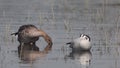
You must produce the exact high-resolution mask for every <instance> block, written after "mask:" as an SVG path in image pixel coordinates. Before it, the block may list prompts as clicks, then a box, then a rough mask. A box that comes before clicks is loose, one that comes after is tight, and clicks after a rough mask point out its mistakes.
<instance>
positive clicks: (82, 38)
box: [80, 34, 90, 41]
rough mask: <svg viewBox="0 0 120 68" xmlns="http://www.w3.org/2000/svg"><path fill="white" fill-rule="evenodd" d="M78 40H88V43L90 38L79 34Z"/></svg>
mask: <svg viewBox="0 0 120 68" xmlns="http://www.w3.org/2000/svg"><path fill="white" fill-rule="evenodd" d="M80 39H81V40H88V41H90V37H89V36H88V35H85V34H81V35H80Z"/></svg>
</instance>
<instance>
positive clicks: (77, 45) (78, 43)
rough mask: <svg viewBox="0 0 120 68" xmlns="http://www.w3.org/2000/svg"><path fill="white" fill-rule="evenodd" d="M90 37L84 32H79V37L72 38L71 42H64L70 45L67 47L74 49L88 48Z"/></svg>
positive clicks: (89, 46)
mask: <svg viewBox="0 0 120 68" xmlns="http://www.w3.org/2000/svg"><path fill="white" fill-rule="evenodd" d="M90 41H91V39H90V37H89V36H88V35H86V34H81V35H80V37H79V38H76V39H74V40H73V41H71V42H68V43H66V44H67V45H70V46H69V47H70V48H72V49H74V50H90V49H91V45H90Z"/></svg>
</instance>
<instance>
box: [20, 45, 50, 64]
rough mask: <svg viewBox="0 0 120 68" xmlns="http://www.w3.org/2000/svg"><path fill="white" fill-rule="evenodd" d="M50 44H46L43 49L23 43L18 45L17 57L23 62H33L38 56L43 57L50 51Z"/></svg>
mask: <svg viewBox="0 0 120 68" xmlns="http://www.w3.org/2000/svg"><path fill="white" fill-rule="evenodd" d="M51 49H52V45H47V46H46V47H45V48H44V50H43V51H40V50H39V47H37V46H36V45H35V44H24V45H19V46H18V55H19V58H20V59H21V60H22V62H24V63H30V62H34V61H35V60H37V59H38V58H43V57H45V56H46V54H48V53H49V51H51Z"/></svg>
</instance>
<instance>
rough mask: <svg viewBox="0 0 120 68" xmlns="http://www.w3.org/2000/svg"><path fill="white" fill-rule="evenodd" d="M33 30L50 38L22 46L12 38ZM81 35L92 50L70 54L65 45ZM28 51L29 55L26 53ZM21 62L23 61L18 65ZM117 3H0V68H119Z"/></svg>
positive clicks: (8, 0) (4, 0)
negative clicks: (30, 26) (30, 27)
mask: <svg viewBox="0 0 120 68" xmlns="http://www.w3.org/2000/svg"><path fill="white" fill-rule="evenodd" d="M24 24H34V25H36V26H37V27H38V28H40V29H43V30H44V31H45V32H46V33H48V34H49V36H51V37H52V40H53V46H52V48H48V47H47V44H46V42H45V41H44V39H43V38H40V39H39V41H37V43H36V45H34V46H29V45H28V46H27V45H26V46H24V47H23V50H22V54H21V56H20V51H21V50H20V46H19V43H18V41H17V37H15V36H11V35H10V34H11V33H13V32H16V31H17V30H18V28H19V27H20V26H21V25H24ZM81 33H84V34H87V35H89V36H90V37H91V45H92V49H91V50H90V51H86V52H72V51H71V49H70V48H69V46H67V45H66V43H67V42H69V41H71V40H73V39H74V38H77V37H79V35H80V34H81ZM27 50H29V51H27ZM20 58H21V59H20ZM119 64H120V1H119V0H0V68H120V65H119Z"/></svg>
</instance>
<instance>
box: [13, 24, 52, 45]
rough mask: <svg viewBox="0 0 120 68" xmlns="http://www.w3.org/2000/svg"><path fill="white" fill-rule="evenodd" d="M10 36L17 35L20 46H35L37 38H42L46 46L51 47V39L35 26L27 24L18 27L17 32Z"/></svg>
mask: <svg viewBox="0 0 120 68" xmlns="http://www.w3.org/2000/svg"><path fill="white" fill-rule="evenodd" d="M11 35H18V41H19V42H20V44H21V45H22V44H28V43H30V44H35V42H36V41H37V40H38V39H39V37H43V38H44V39H45V41H46V42H47V43H48V45H52V39H51V38H50V37H49V36H48V34H47V33H45V32H44V31H43V30H41V29H38V28H37V27H36V26H34V25H31V24H28V25H22V26H20V28H19V30H18V32H16V33H12V34H11Z"/></svg>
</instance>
